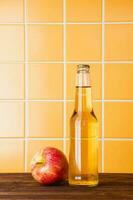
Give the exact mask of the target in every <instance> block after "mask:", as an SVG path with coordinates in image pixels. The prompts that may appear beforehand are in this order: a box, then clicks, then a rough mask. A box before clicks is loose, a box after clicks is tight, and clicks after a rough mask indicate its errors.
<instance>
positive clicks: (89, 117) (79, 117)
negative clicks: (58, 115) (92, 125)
mask: <svg viewBox="0 0 133 200" xmlns="http://www.w3.org/2000/svg"><path fill="white" fill-rule="evenodd" d="M70 120H71V121H92V122H98V120H97V117H96V115H95V113H94V111H93V109H92V111H91V112H76V111H75V110H74V112H73V114H72V116H71V119H70Z"/></svg>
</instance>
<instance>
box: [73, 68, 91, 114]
mask: <svg viewBox="0 0 133 200" xmlns="http://www.w3.org/2000/svg"><path fill="white" fill-rule="evenodd" d="M75 110H76V112H91V111H92V101H91V85H90V75H89V73H87V72H84V71H83V72H80V73H77V83H76V98H75Z"/></svg>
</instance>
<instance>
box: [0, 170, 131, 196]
mask: <svg viewBox="0 0 133 200" xmlns="http://www.w3.org/2000/svg"><path fill="white" fill-rule="evenodd" d="M1 199H4V200H12V199H14V200H16V199H17V200H33V199H37V200H42V199H45V200H56V199H59V200H68V199H69V200H78V199H80V200H89V199H90V200H96V199H99V200H110V199H116V200H119V199H124V200H126V199H127V200H128V199H133V174H100V183H99V185H98V186H97V187H95V188H89V187H86V186H85V187H84V186H73V187H72V186H69V185H68V184H67V183H61V184H60V185H55V186H47V187H46V186H42V185H40V184H38V183H37V182H35V181H34V180H33V178H32V177H31V175H30V174H0V200H1Z"/></svg>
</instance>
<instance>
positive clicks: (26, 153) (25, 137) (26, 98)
mask: <svg viewBox="0 0 133 200" xmlns="http://www.w3.org/2000/svg"><path fill="white" fill-rule="evenodd" d="M26 6H27V0H24V43H25V48H24V55H25V56H24V59H25V100H24V102H25V123H24V124H25V135H24V144H25V145H24V152H25V153H24V171H25V172H27V160H28V158H27V156H28V147H27V117H28V115H27V114H28V111H27V100H28V67H27V61H28V59H27V55H28V54H27V50H28V49H27V24H26V17H27V8H26Z"/></svg>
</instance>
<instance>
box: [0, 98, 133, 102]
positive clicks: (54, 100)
mask: <svg viewBox="0 0 133 200" xmlns="http://www.w3.org/2000/svg"><path fill="white" fill-rule="evenodd" d="M74 101H75V100H74V99H0V102H26V103H28V102H42V103H43V102H74ZM93 102H99V103H102V102H111V103H115V102H125V103H127V102H129V103H130V102H131V103H132V102H133V99H107V100H106V99H103V100H102V99H95V100H93Z"/></svg>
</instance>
